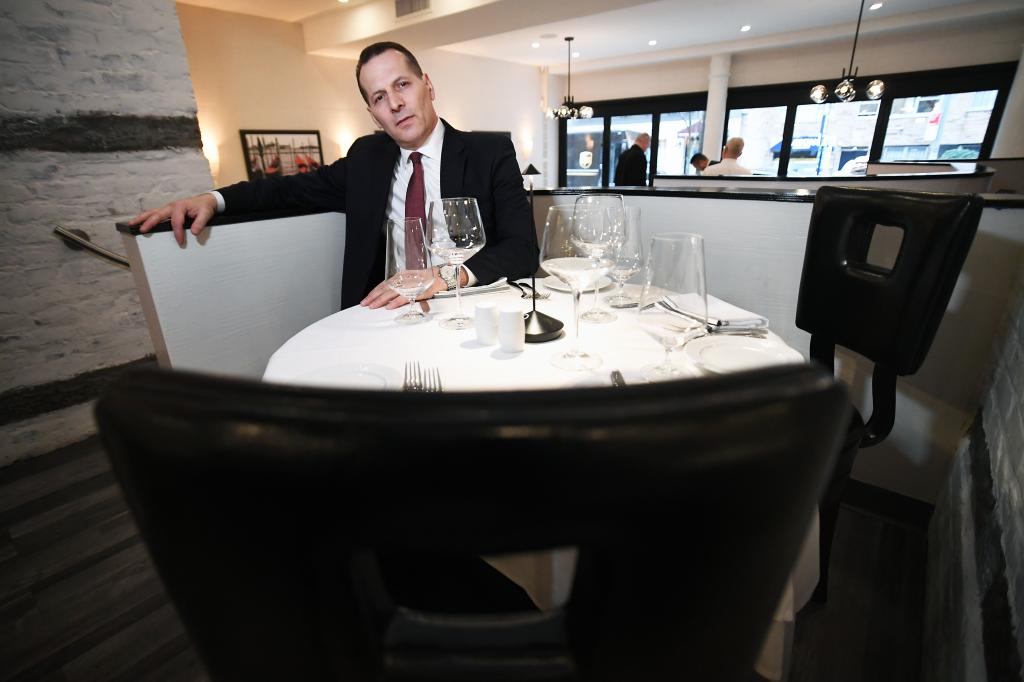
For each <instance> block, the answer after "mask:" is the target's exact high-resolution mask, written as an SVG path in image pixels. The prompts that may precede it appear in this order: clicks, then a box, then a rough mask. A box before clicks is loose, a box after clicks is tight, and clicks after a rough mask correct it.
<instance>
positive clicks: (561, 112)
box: [547, 36, 594, 118]
mask: <svg viewBox="0 0 1024 682" xmlns="http://www.w3.org/2000/svg"><path fill="white" fill-rule="evenodd" d="M572 41H573V37H572V36H566V37H565V49H566V51H567V52H568V53H569V58H568V59H567V60H566V61H567V64H568V67H569V68H568V70H567V71H566V87H565V101H564V102H562V106H560V107H558V108H556V109H548V110H547V116H548V118H590V117H591V116H593V115H594V110H593V109H592V108H590V107H588V106H586V105H583V106H581V107H578V108H577V106H576V102H574V101H573V99H572V58H573V57H574V56H576V57H578V56H579V54H580V53H579V52H576V53H573V51H572Z"/></svg>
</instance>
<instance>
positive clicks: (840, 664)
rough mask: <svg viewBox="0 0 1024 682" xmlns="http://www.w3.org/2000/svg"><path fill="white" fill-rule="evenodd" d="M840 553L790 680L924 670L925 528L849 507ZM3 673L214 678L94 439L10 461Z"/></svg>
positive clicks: (5, 480) (837, 680)
mask: <svg viewBox="0 0 1024 682" xmlns="http://www.w3.org/2000/svg"><path fill="white" fill-rule="evenodd" d="M833 551H834V555H833V563H832V586H831V592H830V597H829V603H828V605H827V606H826V607H824V608H821V609H818V610H815V611H809V612H805V613H802V614H800V616H799V617H798V618H797V628H796V635H795V651H794V659H793V668H792V671H791V676H790V679H791V680H793V682H803V681H805V680H806V681H811V680H814V681H816V682H821V681H828V682H846V681H850V682H853V681H859V680H871V681H872V682H882V681H884V680H900V682H908V681H913V680H916V679H918V667H919V659H920V643H921V614H922V610H923V609H922V599H923V594H924V557H925V536H924V533H923V532H922V531H921V530H920V529H917V528H909V527H905V526H901V525H899V524H895V523H893V522H892V521H890V520H887V519H884V518H880V517H877V516H874V515H872V514H869V513H865V512H863V511H860V510H857V509H854V508H849V507H844V509H843V512H842V514H841V516H840V521H839V527H838V531H837V538H836V543H835V548H834V550H833ZM0 679H3V680H45V681H46V682H59V681H62V680H68V681H75V682H77V681H80V680H103V681H119V680H126V681H127V680H131V681H140V682H148V681H150V680H153V681H155V680H174V681H177V680H182V681H185V680H204V679H206V678H205V675H204V673H203V671H202V667H201V665H200V664H199V662H198V660H197V658H196V656H195V653H194V652H193V650H192V648H191V646H190V644H189V641H188V638H187V636H186V635H185V633H184V631H183V629H182V626H181V624H180V622H179V621H178V618H177V616H176V614H175V612H174V610H173V608H172V607H171V605H170V604H169V602H168V601H167V597H166V595H165V593H164V591H163V588H162V586H161V584H160V581H159V579H158V578H157V577H156V574H155V572H154V570H153V566H152V564H151V563H150V561H149V558H148V556H147V554H146V550H145V547H144V546H143V545H142V543H141V542H140V540H139V537H138V534H137V532H136V529H135V525H134V523H133V522H132V519H131V516H130V515H129V513H128V511H127V508H126V507H125V503H124V500H123V499H122V497H121V494H120V491H119V490H118V488H117V485H116V483H115V481H114V479H113V477H112V475H111V473H110V469H109V466H108V464H107V462H106V457H105V455H104V454H103V452H102V450H101V449H100V447H99V444H98V443H97V442H96V441H95V440H94V439H91V440H88V441H85V442H83V443H80V444H76V445H73V446H70V447H68V448H64V449H63V450H60V451H58V452H55V453H52V454H50V455H45V456H43V457H38V458H36V459H33V460H30V461H27V462H21V463H18V464H15V465H13V466H10V467H7V468H6V469H3V470H0Z"/></svg>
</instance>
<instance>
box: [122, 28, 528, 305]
mask: <svg viewBox="0 0 1024 682" xmlns="http://www.w3.org/2000/svg"><path fill="white" fill-rule="evenodd" d="M356 81H357V83H358V85H359V90H360V93H361V94H362V96H363V99H364V100H365V101H366V103H367V110H368V111H369V113H370V116H371V117H372V118H373V120H374V121H375V122H376V123H377V125H378V126H379V127H380V128H381V129H382V130H383V131H384V133H386V135H380V134H377V135H368V136H365V137H362V138H359V139H358V140H356V141H355V143H353V145H352V147H351V148H350V149H349V152H348V155H347V156H346V157H345V158H342V159H339V160H338V161H335V162H334V163H333V164H331V165H330V166H325V167H322V168H320V169H319V170H317V171H316V172H313V173H305V174H302V175H292V176H286V177H282V178H269V179H263V180H254V181H251V182H240V183H238V184H235V185H231V186H230V187H225V188H222V189H220V190H217V191H216V192H211V193H206V194H200V195H198V196H195V197H190V198H188V199H182V200H179V201H175V202H172V203H170V204H167V205H166V206H164V207H162V208H159V209H155V210H152V211H148V212H146V213H143V214H141V215H139V216H136V217H135V218H133V219H132V220H131V221H130V223H131V224H133V225H135V224H140V223H141V227H140V231H141V232H148V231H149V230H151V229H152V228H153V227H154V226H155V225H156V224H157V223H158V222H160V221H162V220H165V219H167V218H170V220H171V226H172V229H173V230H174V234H175V236H176V238H177V239H178V241H179V243H182V244H183V243H184V239H185V235H184V227H183V224H184V218H185V216H186V215H187V216H189V217H191V218H192V219H193V222H192V227H191V231H192V233H193V234H196V235H198V234H200V233H201V232H202V230H203V229H204V228H205V226H206V223H207V222H208V221H209V219H210V218H211V217H212V216H213V215H214V214H215V213H219V212H223V213H225V214H237V213H245V212H252V211H266V210H272V209H281V208H307V209H309V208H312V209H320V210H324V211H341V212H344V213H345V214H346V225H347V232H346V240H345V256H344V258H345V266H344V270H343V273H344V274H343V281H342V298H341V307H342V308H347V307H349V306H352V305H355V304H357V303H359V304H362V305H366V306H369V307H373V308H377V307H381V306H387V307H389V308H395V307H398V306H400V305H402V304H404V303H405V301H404V299H401V298H400V297H398V295H397V294H396V293H395V292H394V291H393V290H392V289H391V288H390V287H388V286H386V285H385V284H384V283H383V282H381V280H382V279H383V278H384V262H385V259H384V246H385V242H386V238H385V234H384V222H385V220H386V219H387V218H394V219H401V218H403V217H405V215H406V212H405V202H406V196H407V190H408V188H409V184H410V182H411V181H412V179H413V176H414V175H415V174H416V173H420V177H421V178H422V180H421V181H422V182H423V183H424V185H425V190H424V191H425V197H424V198H425V201H426V203H427V205H428V206H429V202H430V201H431V200H437V199H440V198H441V197H457V196H471V197H475V198H476V199H477V203H478V205H479V207H480V214H481V217H482V219H483V222H484V230H485V233H486V235H487V245H486V246H485V247H484V248H483V249H482V250H481V251H480V252H478V253H477V254H476V255H474V256H473V257H472V258H470V259H469V260H468V261H466V264H465V268H464V269H463V282H462V285H463V286H466V285H468V284H474V283H477V282H479V283H481V284H488V283H490V282H493V281H494V280H496V279H498V278H499V277H502V276H505V277H508V278H510V279H512V278H518V277H525V276H527V275H529V274H531V273H532V272H533V271H534V270H536V268H537V251H536V247H535V240H534V233H533V229H534V228H533V215H532V212H531V210H530V204H529V200H528V198H527V195H526V192H525V190H524V189H523V181H522V176H521V175H520V173H519V167H518V164H517V162H516V157H515V149H514V148H513V146H512V142H511V140H509V139H508V138H506V137H504V136H501V135H494V134H486V133H465V132H462V131H459V130H456V129H455V128H453V127H452V126H451V125H449V124H448V123H447V122H444V121H442V120H441V119H439V118H438V116H437V113H436V112H435V111H434V106H433V99H434V86H433V84H432V83H431V82H430V77H429V76H428V75H427V74H425V73H423V71H422V69H421V68H420V65H419V63H418V62H417V61H416V58H415V57H414V56H413V55H412V53H410V52H409V51H408V50H407V49H406V48H404V47H402V46H401V45H398V44H397V43H376V44H374V45H371V46H369V47H367V48H366V49H365V50H363V52H362V54H361V55H360V57H359V61H358V63H357V66H356ZM415 153H418V154H416V156H415V161H411V158H413V156H414V154H415ZM420 165H421V166H422V170H418V169H415V170H414V166H420ZM445 270H446V269H444V268H440V267H436V268H435V274H436V275H437V277H436V278H435V283H434V286H432V287H431V288H430V289H428V290H427V291H426V292H425V293H424V294H423V296H422V298H429V297H431V296H433V295H434V294H435V293H437V292H438V291H442V290H445V289H449V288H454V286H455V280H454V277H453V274H452V273H451V272H446V271H445Z"/></svg>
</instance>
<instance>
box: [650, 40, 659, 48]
mask: <svg viewBox="0 0 1024 682" xmlns="http://www.w3.org/2000/svg"><path fill="white" fill-rule="evenodd" d="M647 44H648V45H650V46H651V47H654V46H655V45H657V44H658V41H657V40H648V41H647Z"/></svg>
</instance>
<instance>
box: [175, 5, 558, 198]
mask: <svg viewBox="0 0 1024 682" xmlns="http://www.w3.org/2000/svg"><path fill="white" fill-rule="evenodd" d="M177 8H178V16H179V18H180V20H181V29H182V35H183V37H184V39H185V47H186V50H187V53H188V61H189V68H190V70H191V73H192V82H193V86H194V87H195V92H196V103H197V106H198V111H199V114H198V115H199V124H200V127H201V128H202V131H203V136H204V142H205V143H206V145H207V147H208V148H209V147H216V150H217V155H218V156H219V169H218V172H217V174H216V178H215V179H216V182H217V184H218V185H226V184H230V183H233V182H238V181H239V180H244V179H245V177H246V173H245V165H244V162H243V161H244V160H243V155H242V146H241V142H240V140H239V134H238V131H239V130H240V129H245V128H254V129H260V128H263V129H292V130H314V129H315V130H319V131H320V138H321V142H322V145H323V149H324V156H325V161H327V162H331V161H334V160H335V159H337V158H339V157H340V156H342V155H343V154H344V152H345V151H347V150H348V147H349V145H350V144H351V143H352V141H353V140H355V139H356V138H357V137H359V136H360V135H365V134H368V133H371V132H373V130H374V125H373V122H372V121H371V119H370V116H369V114H368V113H367V112H366V106H365V104H364V103H363V100H362V98H361V97H360V95H359V91H358V89H357V87H356V83H355V61H352V60H346V59H335V58H330V57H316V56H312V55H308V54H306V52H305V46H304V42H303V37H302V26H301V24H290V23H287V22H282V21H274V20H272V19H261V18H257V17H251V16H246V15H243V14H234V13H230V12H219V11H216V10H210V9H205V8H201V7H195V6H191V5H182V4H179V5H178V6H177ZM417 58H418V59H419V60H420V64H421V65H422V66H423V69H424V71H426V72H427V74H428V75H429V76H430V77H431V79H432V80H433V82H434V85H435V90H436V91H437V95H438V96H437V101H436V107H437V111H438V113H440V115H441V116H443V117H444V118H445V119H446V120H447V121H449V122H450V123H451V124H452V125H453V126H455V127H456V128H460V129H464V130H503V131H509V132H511V133H512V139H513V142H514V143H515V145H516V150H517V151H518V153H519V160H520V162H521V164H522V165H525V164H526V163H530V162H534V161H533V159H540V158H542V157H543V155H544V151H545V150H544V147H545V145H544V139H545V136H544V134H543V130H542V127H541V126H542V122H543V117H542V116H541V113H540V107H539V102H540V73H539V71H538V70H537V69H536V68H534V67H530V66H522V65H518V64H510V63H507V62H499V61H493V60H487V59H478V58H473V57H466V56H463V55H459V54H455V53H450V52H444V51H441V50H428V51H425V52H423V53H420V54H418V55H417ZM208 155H209V154H208Z"/></svg>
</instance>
